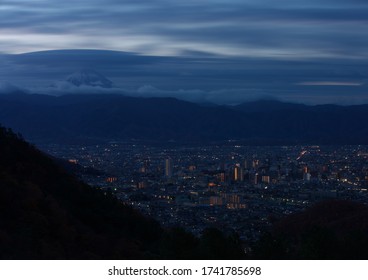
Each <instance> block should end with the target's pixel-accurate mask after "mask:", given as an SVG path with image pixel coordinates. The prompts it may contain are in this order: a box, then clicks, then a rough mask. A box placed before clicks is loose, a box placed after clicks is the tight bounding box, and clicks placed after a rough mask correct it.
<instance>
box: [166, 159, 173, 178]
mask: <svg viewBox="0 0 368 280" xmlns="http://www.w3.org/2000/svg"><path fill="white" fill-rule="evenodd" d="M172 175H173V163H172V159H171V158H167V159H166V160H165V177H167V178H171V177H172Z"/></svg>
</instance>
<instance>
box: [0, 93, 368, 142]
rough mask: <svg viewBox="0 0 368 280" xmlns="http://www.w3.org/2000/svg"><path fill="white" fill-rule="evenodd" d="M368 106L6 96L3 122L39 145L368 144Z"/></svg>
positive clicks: (0, 109)
mask: <svg viewBox="0 0 368 280" xmlns="http://www.w3.org/2000/svg"><path fill="white" fill-rule="evenodd" d="M366 119H368V105H356V106H337V105H318V106H307V105H302V104H292V103H282V102H278V101H257V102H253V103H244V104H241V105H238V106H201V105H199V104H195V103H191V102H185V101H180V100H177V99H174V98H136V97H127V96H123V95H119V94H115V95H114V94H103V95H102V94H101V95H77V94H75V95H65V96H60V97H52V96H46V95H26V94H24V95H1V96H0V122H2V123H3V124H4V125H6V126H9V127H12V128H13V129H15V130H16V131H19V132H20V133H22V134H23V135H24V136H25V137H26V138H27V139H30V140H32V141H35V142H37V141H47V142H65V141H69V140H72V141H80V142H83V141H87V140H97V141H111V140H132V139H136V140H145V141H163V142H165V141H177V142H179V143H180V142H201V143H208V142H214V141H227V140H238V141H243V142H244V143H246V144H252V145H275V144H280V145H282V144H368V124H367V123H366V122H365V121H364V120H366Z"/></svg>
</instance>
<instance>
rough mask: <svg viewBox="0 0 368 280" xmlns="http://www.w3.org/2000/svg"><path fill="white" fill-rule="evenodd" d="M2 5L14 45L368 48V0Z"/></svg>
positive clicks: (68, 0) (236, 51)
mask: <svg viewBox="0 0 368 280" xmlns="http://www.w3.org/2000/svg"><path fill="white" fill-rule="evenodd" d="M1 5H4V7H5V9H2V10H1V17H0V26H1V29H2V32H1V34H2V35H0V46H1V47H2V49H3V50H6V51H8V52H11V51H16V52H22V51H27V50H37V49H57V48H58V46H59V48H103V49H116V50H130V51H138V52H143V53H155V54H181V53H184V52H186V51H198V52H208V53H217V54H221V55H241V56H258V57H262V56H283V57H288V56H294V57H310V56H322V57H329V56H332V57H349V56H355V57H364V56H366V55H367V53H366V51H365V50H366V49H367V46H368V39H366V38H368V36H367V35H368V34H367V33H368V31H367V29H366V28H365V26H366V24H367V21H368V17H367V16H366V15H367V14H368V5H367V4H366V3H365V1H357V0H356V1H342V0H340V1H331V0H323V1H316V0H313V1H306V0H305V1H302V0H299V1H291V0H288V1H285V0H284V1H277V2H275V1H255V0H253V1H236V0H233V1H215V0H212V1H210V0H207V1H167V0H157V1H152V0H151V1H148V0H143V1H117V0H109V1H102V0H90V1H80V0H79V1H72V0H65V1H61V2H60V1H56V0H53V1H45V0H39V1H3V2H2V4H1ZM22 35H26V36H22ZM12 47H13V48H12Z"/></svg>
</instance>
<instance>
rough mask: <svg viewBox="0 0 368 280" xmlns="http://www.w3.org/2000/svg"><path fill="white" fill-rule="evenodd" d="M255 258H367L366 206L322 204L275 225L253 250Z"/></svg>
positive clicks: (367, 221)
mask: <svg viewBox="0 0 368 280" xmlns="http://www.w3.org/2000/svg"><path fill="white" fill-rule="evenodd" d="M254 257H255V258H258V259H352V260H354V259H368V206H366V205H363V204H359V203H356V202H351V201H324V202H320V203H318V204H316V205H314V206H312V207H311V208H309V209H307V210H306V211H304V212H301V213H296V214H293V215H290V216H288V217H286V218H285V219H283V220H282V221H280V222H279V223H277V224H275V226H274V228H273V230H272V232H270V233H268V234H265V235H264V236H263V238H262V239H261V240H260V241H259V242H258V243H257V246H256V247H255V254H254Z"/></svg>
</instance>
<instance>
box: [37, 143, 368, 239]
mask: <svg viewBox="0 0 368 280" xmlns="http://www.w3.org/2000/svg"><path fill="white" fill-rule="evenodd" d="M41 148H42V149H43V150H45V151H46V152H48V153H50V154H52V155H54V156H57V157H59V158H64V159H65V160H67V161H69V164H72V165H78V166H82V167H83V168H84V169H87V170H91V169H92V170H99V171H102V173H96V172H80V173H79V176H80V177H81V179H83V180H84V181H85V182H87V183H89V184H90V185H93V186H96V187H99V188H101V189H103V190H106V191H112V192H113V193H114V194H115V195H116V196H117V197H118V198H119V199H121V200H122V201H123V202H124V203H126V204H129V205H132V206H133V207H135V208H137V209H139V210H140V211H142V212H143V213H145V214H147V215H150V216H152V217H154V218H155V219H157V220H158V221H160V222H161V223H162V225H163V226H168V227H170V226H182V227H184V228H186V229H187V230H189V231H191V232H193V233H194V234H200V233H201V232H202V231H203V229H204V228H206V227H220V228H221V229H222V230H225V231H229V232H236V233H237V234H239V236H240V237H241V238H242V239H243V240H244V241H250V242H251V241H254V240H256V239H257V238H258V237H259V235H260V234H261V232H263V231H264V230H266V229H267V228H268V227H269V226H270V225H271V223H272V222H273V221H276V220H278V219H280V218H282V217H284V216H285V215H287V214H290V213H293V212H296V211H300V210H303V209H305V208H306V207H308V205H310V204H313V203H315V202H317V201H320V200H324V199H350V200H356V201H360V202H363V203H367V202H368V200H367V199H368V192H367V189H368V147H367V146H333V147H332V146H267V147H254V146H242V145H236V144H234V143H232V142H229V143H226V144H222V145H215V144H214V145H209V146H194V145H193V146H189V145H185V146H179V145H178V146H176V145H175V144H173V143H170V144H168V145H165V146H163V145H158V144H156V145H147V144H143V143H136V142H133V143H109V144H103V145H93V146H83V147H80V146H59V145H48V146H43V147H41Z"/></svg>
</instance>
